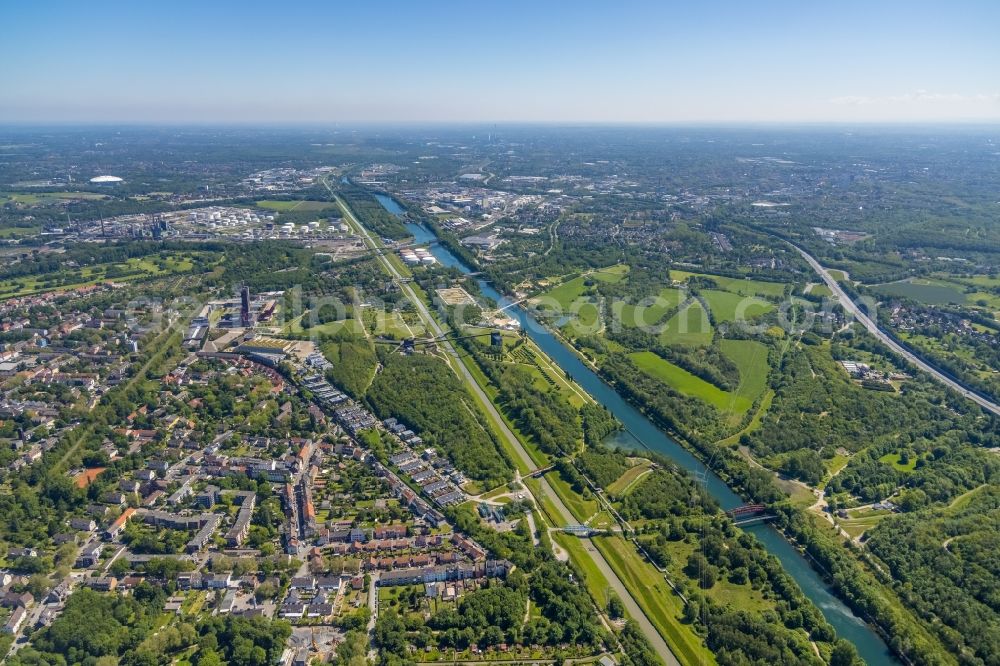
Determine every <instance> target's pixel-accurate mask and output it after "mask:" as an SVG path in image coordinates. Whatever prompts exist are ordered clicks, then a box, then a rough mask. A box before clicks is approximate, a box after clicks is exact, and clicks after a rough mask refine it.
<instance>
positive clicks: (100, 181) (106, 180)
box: [90, 176, 122, 185]
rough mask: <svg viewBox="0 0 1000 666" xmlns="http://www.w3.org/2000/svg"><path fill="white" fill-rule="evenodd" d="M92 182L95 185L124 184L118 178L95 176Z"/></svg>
mask: <svg viewBox="0 0 1000 666" xmlns="http://www.w3.org/2000/svg"><path fill="white" fill-rule="evenodd" d="M90 182H91V183H93V184H95V185H113V184H115V183H120V182H122V179H121V178H119V177H118V176H94V177H93V178H91V179H90Z"/></svg>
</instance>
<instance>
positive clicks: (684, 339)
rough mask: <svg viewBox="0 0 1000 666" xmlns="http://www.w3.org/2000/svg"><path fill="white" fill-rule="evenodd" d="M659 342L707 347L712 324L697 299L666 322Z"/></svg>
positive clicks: (710, 336) (710, 337) (710, 340)
mask: <svg viewBox="0 0 1000 666" xmlns="http://www.w3.org/2000/svg"><path fill="white" fill-rule="evenodd" d="M660 342H662V343H664V344H668V345H691V346H699V345H708V344H711V342H712V324H711V322H709V320H708V315H707V314H706V313H705V309H704V308H703V307H702V305H701V303H700V302H699V301H698V300H697V299H692V300H691V301H690V302H689V303H688V304H687V305H686V306H684V307H682V308H681V309H680V310H679V311H678V312H677V313H676V314H675V315H674V316H673V317H671V318H670V319H669V320H668V321H667V325H666V327H665V328H664V329H663V332H662V333H660Z"/></svg>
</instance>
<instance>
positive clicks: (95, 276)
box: [0, 256, 194, 298]
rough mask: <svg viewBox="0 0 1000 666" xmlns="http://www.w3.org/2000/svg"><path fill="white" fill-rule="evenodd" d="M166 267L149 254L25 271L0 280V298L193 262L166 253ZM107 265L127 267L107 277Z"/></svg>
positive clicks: (179, 269) (169, 270)
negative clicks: (54, 269)
mask: <svg viewBox="0 0 1000 666" xmlns="http://www.w3.org/2000/svg"><path fill="white" fill-rule="evenodd" d="M164 261H165V263H166V268H160V266H158V265H157V263H156V261H155V259H154V258H152V257H146V258H131V259H128V260H127V261H125V262H124V263H117V264H111V263H107V264H96V265H94V266H85V267H83V268H77V269H72V270H67V271H61V272H59V273H52V274H45V275H27V276H23V277H17V278H9V279H7V280H3V281H0V298H11V297H15V296H27V295H30V294H36V293H42V292H48V291H62V290H70V289H76V288H79V287H87V286H91V285H95V284H97V283H99V282H128V281H129V280H136V279H141V278H145V277H153V276H157V275H170V274H174V273H184V272H188V271H190V270H191V269H192V268H193V267H194V264H193V263H192V262H191V261H190V260H188V259H177V258H175V257H171V256H168V257H166V259H165V260H164ZM111 268H116V269H118V270H120V271H127V272H123V273H119V274H114V275H112V276H110V277H109V275H108V272H109V270H110V269H111Z"/></svg>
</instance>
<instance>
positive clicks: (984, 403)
mask: <svg viewBox="0 0 1000 666" xmlns="http://www.w3.org/2000/svg"><path fill="white" fill-rule="evenodd" d="M789 245H791V246H792V247H794V248H795V249H796V250H798V252H799V254H801V255H802V258H803V259H805V260H806V261H807V262H809V265H810V266H812V268H813V270H814V271H816V273H817V274H818V275H819V276H820V277H821V278H823V282H825V283H826V286H827V287H829V288H830V291H832V292H833V294H834V296H836V297H837V300H838V301H840V304H841V305H842V306H843V307H844V309H845V310H846V311H847V312H849V313H851V314H852V315H853V316H854V318H855V319H857V320H858V321H860V322H861V324H862V325H863V326H864V327H865V328H866V329H868V332H869V333H871V334H872V335H874V336H875V337H876V338H878V339H879V340H880V341H881V342H883V343H884V344H885V345H886V346H887V347H889V349H891V350H893V351H894V352H896V353H897V354H899V355H900V356H902V357H903V358H905V359H906V360H907V361H909V362H910V363H912V364H913V365H915V366H917V367H918V368H920V369H921V370H923V371H924V372H926V373H928V374H929V375H931V376H932V377H934V378H935V379H937V380H938V381H940V382H941V383H942V384H944V385H946V386H948V387H950V388H953V389H955V390H956V391H958V392H959V393H961V394H962V395H964V396H965V397H966V398H968V399H969V400H972V401H973V402H975V403H976V404H977V405H979V406H980V407H982V408H983V409H986V410H989V411H991V412H993V413H994V414H996V415H998V416H1000V405H998V404H996V403H995V402H992V401H990V400H987V399H986V398H984V397H983V396H981V395H979V394H978V393H975V392H974V391H971V390H970V389H968V388H967V387H965V386H963V385H962V384H960V383H959V382H957V381H955V380H954V379H952V378H951V377H949V376H948V375H946V374H944V373H942V372H941V371H940V370H938V369H937V368H935V367H934V366H932V365H930V364H929V363H927V362H926V361H924V360H923V359H922V358H920V357H919V356H917V355H916V354H914V353H913V352H912V351H910V350H909V349H907V348H906V347H904V346H903V345H901V344H899V343H898V342H896V341H895V340H893V339H892V338H891V337H889V336H888V335H887V334H886V333H885V331H883V330H882V329H880V328H879V327H878V324H877V323H875V322H874V321H873V320H872V318H871V317H869V316H868V315H866V314H865V313H864V312H862V311H861V308H859V307H858V306H857V304H856V303H855V302H854V301H852V300H851V298H850V297H849V296H848V295H847V294H846V293H845V292H844V290H843V288H841V286H840V284H839V283H838V282H837V281H836V280H834V279H833V276H831V275H830V273H829V271H827V270H826V269H825V268H823V267H822V266H821V265H820V263H819V262H818V261H816V259H815V258H813V256H812V255H810V254H809V253H808V252H806V251H805V250H803V249H802V248H801V247H799V246H798V245H795V244H794V243H789Z"/></svg>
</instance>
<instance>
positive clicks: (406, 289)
mask: <svg viewBox="0 0 1000 666" xmlns="http://www.w3.org/2000/svg"><path fill="white" fill-rule="evenodd" d="M338 201H339V202H340V204H341V207H342V208H343V209H344V213H345V216H346V217H347V219H348V221H349V222H350V223H351V225H352V226H353V227H354V228H355V229H357V230H358V231H359V232H360V233H361V235H362V237H363V238H364V241H365V244H366V245H368V246H369V247H370V248H371V249H372V250H374V251H375V252H376V254H377V256H378V258H379V261H380V262H381V263H382V265H383V266H384V267H385V269H386V271H387V272H388V273H389V274H390V275H391V276H392V277H393V279H394V280H395V281H396V283H397V284H398V285H399V287H400V289H401V290H402V291H403V293H404V294H406V297H407V298H409V299H410V301H411V302H412V303H413V304H414V306H415V307H416V308H417V312H418V313H419V314H420V318H421V319H422V320H423V322H424V325H425V326H427V330H428V331H430V332H431V333H432V335H433V337H435V338H442V341H441V347H442V348H443V349H444V350H445V351H446V352H447V353H448V355H449V356H451V357H452V360H453V363H452V364H451V365H452V366H453V367H454V368H455V369H456V370H458V372H459V373H461V375H462V377H463V379H464V380H465V383H466V384H467V385H468V386H469V387H470V388H471V389H472V391H473V393H474V394H475V396H476V398H477V399H478V400H479V403H480V404H481V405H482V407H483V409H485V410H486V411H487V413H488V414H489V415H490V417H491V418H492V419H493V421H494V422H495V423H496V424H497V425H498V427H499V429H500V431H501V434H502V435H503V437H504V439H506V440H507V442H508V444H509V445H510V449H511V450H513V451H514V452H515V453H517V455H518V457H519V458H521V460H523V461H524V462H525V463H526V464H527V466H528V469H533V468H534V467H535V463H534V461H533V460H532V459H531V456H529V455H528V452H527V451H526V450H525V449H524V446H522V445H521V442H520V440H518V438H517V436H516V435H515V434H514V433H513V431H511V429H510V428H509V427H508V426H507V424H506V422H505V421H504V420H503V418H502V417H501V416H500V413H499V412H498V411H497V408H496V406H495V405H494V404H493V402H492V401H491V400H490V399H489V396H487V395H486V393H485V392H484V391H483V389H482V387H481V386H479V384H478V383H477V382H476V380H475V378H474V377H473V376H472V373H470V372H469V369H468V368H466V367H465V364H464V363H462V361H461V359H460V358H459V356H458V352H457V351H456V350H455V347H454V345H452V344H451V342H450V341H448V340H447V338H444V330H443V329H442V328H441V326H440V325H439V324H438V322H437V320H436V319H434V317H433V316H431V313H430V310H428V309H427V305H426V303H424V301H423V299H422V298H420V297H419V296H418V295H417V294H416V293H415V292H414V291H413V288H412V287H411V286H410V284H409V283H408V282H407V281H405V280H404V279H403V276H402V275H400V273H399V271H398V270H397V269H396V266H395V265H394V264H393V263H392V262H391V261H389V258H388V257H386V256H385V254H384V252H383V250H382V248H381V247H380V246H379V245H378V244H377V243H376V242H375V239H373V238H372V236H371V234H370V233H369V232H368V230H367V229H366V228H365V227H364V226H363V225H362V224H361V222H359V221H358V219H357V217H355V216H354V212H353V211H351V209H350V208H349V207H348V206H347V204H346V203H344V202H343V201H340V199H339V198H338ZM517 476H518V479H520V473H518V475H517ZM538 481H539V486H540V488H541V490H542V492H543V493H544V494H545V495H546V496H547V497H548V499H549V500H550V501H551V502H552V505H553V506H554V507H555V509H556V511H557V512H558V513H559V518H560V519H561V520H562V521H563V522H564V524H566V525H573V524H576V523H577V522H579V521H577V520H576V518H574V516H573V514H572V513H571V512H570V510H569V509H568V508H567V507H566V505H565V504H564V503H563V501H562V500H561V499H560V498H559V496H558V495H557V494H556V492H555V491H554V490H553V489H552V487H551V486H550V485H549V482H548V481H547V480H546V479H545V477H544V476H541V477H539V479H538ZM525 492H527V493H529V494H530V491H529V490H528V489H527V487H525ZM532 499H534V502H535V506H538V507H541V506H542V505H541V504H540V503H539V502H538V500H537V499H535V498H532ZM581 541H583V542H584V549H585V550H586V552H587V554H588V555H590V557H591V559H592V560H593V561H594V565H595V566H596V567H597V569H598V570H599V571H600V572H601V575H603V576H604V577H605V579H607V581H608V584H609V585H610V586H611V588H612V589H613V590H614V591H615V594H617V595H618V597H619V598H620V599H621V600H622V603H623V604H624V605H625V610H626V611H627V612H628V614H629V616H630V617H631V618H632V620H633V621H634V622H635V623H636V626H638V627H639V629H640V630H641V631H642V633H643V635H645V637H646V640H648V641H649V643H650V645H651V646H652V647H653V650H654V651H655V652H656V654H657V655H659V656H660V658H661V659H662V660H663V662H664V663H665V664H667V666H680V662H679V661H678V660H677V658H676V657H675V656H674V654H673V652H671V651H670V647H669V646H668V645H667V643H666V641H664V640H663V637H662V636H661V635H660V633H659V632H658V631H657V630H656V627H654V626H653V623H652V622H650V621H649V618H648V617H646V614H645V613H644V612H643V611H642V608H640V607H639V604H638V603H637V602H636V600H635V597H633V596H632V593H631V592H629V590H628V588H627V587H625V583H623V582H622V580H621V579H620V578H619V577H618V575H617V574H616V573H615V572H614V569H612V568H611V565H610V564H608V562H607V560H606V559H604V556H603V555H602V554H601V552H600V551H599V550H597V548H596V547H594V545H593V544H592V543H591V542H590V539H581Z"/></svg>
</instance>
